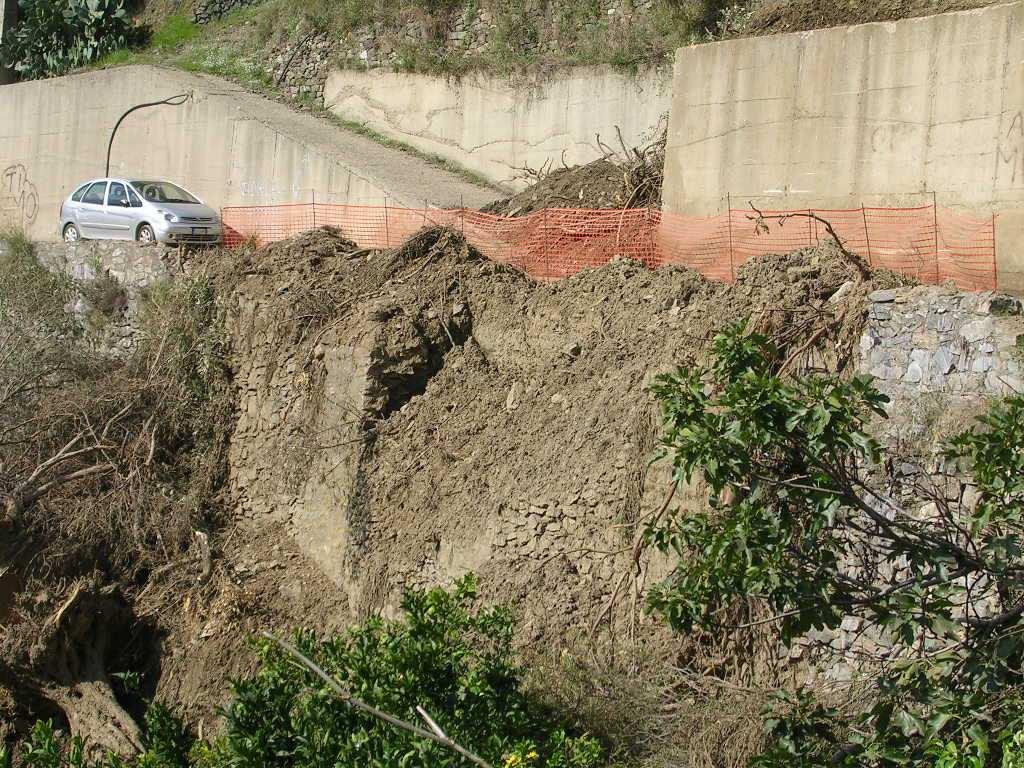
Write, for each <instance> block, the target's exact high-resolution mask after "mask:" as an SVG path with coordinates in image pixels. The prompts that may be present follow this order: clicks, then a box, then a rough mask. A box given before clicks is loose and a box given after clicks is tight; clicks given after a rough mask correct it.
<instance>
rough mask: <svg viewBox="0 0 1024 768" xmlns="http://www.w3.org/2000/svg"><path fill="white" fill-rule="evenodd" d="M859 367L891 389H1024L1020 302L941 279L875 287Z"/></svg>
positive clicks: (971, 393) (908, 392)
mask: <svg viewBox="0 0 1024 768" xmlns="http://www.w3.org/2000/svg"><path fill="white" fill-rule="evenodd" d="M868 300H869V306H868V326H867V329H866V330H865V332H864V335H863V337H862V339H861V368H862V370H864V371H865V372H867V373H870V374H871V375H872V376H874V377H875V378H876V379H877V380H878V385H879V388H880V389H882V391H884V392H886V393H887V394H889V395H891V396H896V397H911V396H915V395H918V394H920V393H939V394H943V395H951V396H962V397H982V396H988V395H1008V394H1024V374H1022V369H1024V317H1022V313H1024V305H1022V302H1021V300H1020V299H1018V298H1014V297H1011V296H1000V295H996V294H992V293H964V292H961V291H957V290H956V289H954V288H950V287H945V286H939V287H934V286H921V287H917V288H898V289H891V290H883V291H875V292H874V293H872V294H871V295H870V296H869V297H868Z"/></svg>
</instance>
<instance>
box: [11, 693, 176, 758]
mask: <svg viewBox="0 0 1024 768" xmlns="http://www.w3.org/2000/svg"><path fill="white" fill-rule="evenodd" d="M145 732H146V733H145V743H144V744H143V746H144V750H143V752H142V754H140V755H138V756H137V757H135V758H133V759H131V760H130V761H125V760H123V759H121V758H120V757H118V756H117V755H112V754H107V755H103V756H101V757H98V758H93V757H91V756H90V755H89V752H88V751H87V750H86V748H85V746H86V745H85V744H84V743H83V742H82V740H81V739H80V738H78V737H72V738H71V739H65V738H63V737H61V736H60V735H59V734H58V732H57V731H56V730H55V729H54V726H53V723H51V722H49V721H39V722H38V723H36V724H35V726H34V727H33V728H32V733H31V734H30V735H29V738H28V739H26V741H25V743H24V744H22V745H21V751H20V754H19V757H20V758H21V761H20V763H19V765H20V766H22V768H129V766H131V768H188V766H189V765H190V752H189V750H190V748H191V746H192V738H191V737H190V735H189V734H188V732H187V731H186V730H185V727H184V726H183V724H182V722H181V721H180V720H179V719H178V718H176V717H174V716H173V715H172V714H171V713H170V711H168V709H167V708H166V707H164V706H163V705H161V704H154V705H153V706H152V707H150V708H149V711H148V712H147V713H146V722H145ZM3 754H4V753H3V752H0V768H10V762H12V756H11V755H10V753H7V760H8V764H7V765H6V766H5V764H4V762H3V760H4V758H3Z"/></svg>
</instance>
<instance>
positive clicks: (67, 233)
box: [64, 224, 82, 243]
mask: <svg viewBox="0 0 1024 768" xmlns="http://www.w3.org/2000/svg"><path fill="white" fill-rule="evenodd" d="M81 237H82V235H81V234H80V233H79V231H78V227H76V226H75V225H74V224H68V225H67V226H66V227H64V242H65V243H77V242H78V241H79V239H81Z"/></svg>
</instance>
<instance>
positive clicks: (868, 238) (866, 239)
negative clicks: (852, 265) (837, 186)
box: [860, 203, 873, 267]
mask: <svg viewBox="0 0 1024 768" xmlns="http://www.w3.org/2000/svg"><path fill="white" fill-rule="evenodd" d="M860 217H861V220H862V221H863V222H864V242H865V243H866V244H867V246H868V266H869V267H871V266H873V265H872V263H871V235H869V234H868V215H867V213H865V212H864V203H861V204H860Z"/></svg>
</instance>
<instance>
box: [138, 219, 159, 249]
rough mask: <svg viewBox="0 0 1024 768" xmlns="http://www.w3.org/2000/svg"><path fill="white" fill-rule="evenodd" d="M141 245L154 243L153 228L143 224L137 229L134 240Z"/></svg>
mask: <svg viewBox="0 0 1024 768" xmlns="http://www.w3.org/2000/svg"><path fill="white" fill-rule="evenodd" d="M136 239H137V240H138V241H139V242H140V243H142V244H143V245H148V244H149V243H153V242H156V235H155V234H153V228H152V227H151V226H149V224H143V225H142V226H141V227H139V234H138V237H137V238H136Z"/></svg>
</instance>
